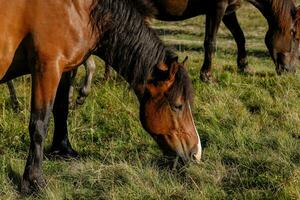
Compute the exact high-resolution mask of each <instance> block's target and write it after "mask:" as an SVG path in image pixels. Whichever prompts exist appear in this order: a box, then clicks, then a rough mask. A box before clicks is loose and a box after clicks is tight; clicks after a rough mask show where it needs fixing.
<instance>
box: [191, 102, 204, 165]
mask: <svg viewBox="0 0 300 200" xmlns="http://www.w3.org/2000/svg"><path fill="white" fill-rule="evenodd" d="M188 106H189V111H190V115H191V118H192V122H193V126H194V129H195V133H196V135H197V138H198V144H197V153H196V154H195V155H194V158H195V159H196V161H197V162H200V160H201V156H202V146H201V142H200V136H199V134H198V131H197V128H196V125H195V122H194V118H193V115H192V109H191V105H190V104H188Z"/></svg>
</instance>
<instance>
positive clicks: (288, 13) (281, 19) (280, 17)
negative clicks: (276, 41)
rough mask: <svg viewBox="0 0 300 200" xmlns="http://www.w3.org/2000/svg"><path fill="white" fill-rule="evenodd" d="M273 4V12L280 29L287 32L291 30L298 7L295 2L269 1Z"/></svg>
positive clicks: (288, 0) (289, 0)
mask: <svg viewBox="0 0 300 200" xmlns="http://www.w3.org/2000/svg"><path fill="white" fill-rule="evenodd" d="M268 1H269V2H270V3H271V6H272V11H273V14H274V18H275V20H276V22H278V25H279V28H280V29H281V30H282V31H286V30H288V29H289V28H290V22H291V21H292V20H293V16H295V14H296V7H295V3H294V1H293V0H268Z"/></svg>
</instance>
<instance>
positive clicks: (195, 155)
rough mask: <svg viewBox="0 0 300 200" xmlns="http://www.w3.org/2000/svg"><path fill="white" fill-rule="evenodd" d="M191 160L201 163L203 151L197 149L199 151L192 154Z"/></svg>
mask: <svg viewBox="0 0 300 200" xmlns="http://www.w3.org/2000/svg"><path fill="white" fill-rule="evenodd" d="M191 160H192V161H193V162H196V163H200V161H201V152H199V151H197V152H195V153H193V154H192V156H191Z"/></svg>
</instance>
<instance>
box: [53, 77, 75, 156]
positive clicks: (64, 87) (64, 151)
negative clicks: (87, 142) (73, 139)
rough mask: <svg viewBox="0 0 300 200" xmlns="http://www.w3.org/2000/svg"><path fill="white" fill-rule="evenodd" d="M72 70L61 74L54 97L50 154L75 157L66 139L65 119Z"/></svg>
mask: <svg viewBox="0 0 300 200" xmlns="http://www.w3.org/2000/svg"><path fill="white" fill-rule="evenodd" d="M71 73H72V72H67V73H65V74H63V76H62V78H61V81H60V83H59V86H58V90H57V93H56V97H55V102H54V107H53V116H54V124H55V127H54V135H53V142H52V147H51V150H50V154H52V155H58V156H62V157H77V156H78V154H77V152H76V151H74V150H73V148H72V146H71V144H70V142H69V139H68V127H67V119H68V114H69V98H68V91H69V89H70V85H71V82H72V79H73V77H72V75H71Z"/></svg>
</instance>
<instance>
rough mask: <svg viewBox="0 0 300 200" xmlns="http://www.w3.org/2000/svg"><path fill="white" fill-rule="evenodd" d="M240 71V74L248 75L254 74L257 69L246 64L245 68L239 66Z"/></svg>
mask: <svg viewBox="0 0 300 200" xmlns="http://www.w3.org/2000/svg"><path fill="white" fill-rule="evenodd" d="M238 72H239V73H240V74H246V75H247V74H249V75H252V74H254V73H255V70H254V68H252V67H249V66H246V67H244V68H239V70H238Z"/></svg>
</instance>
